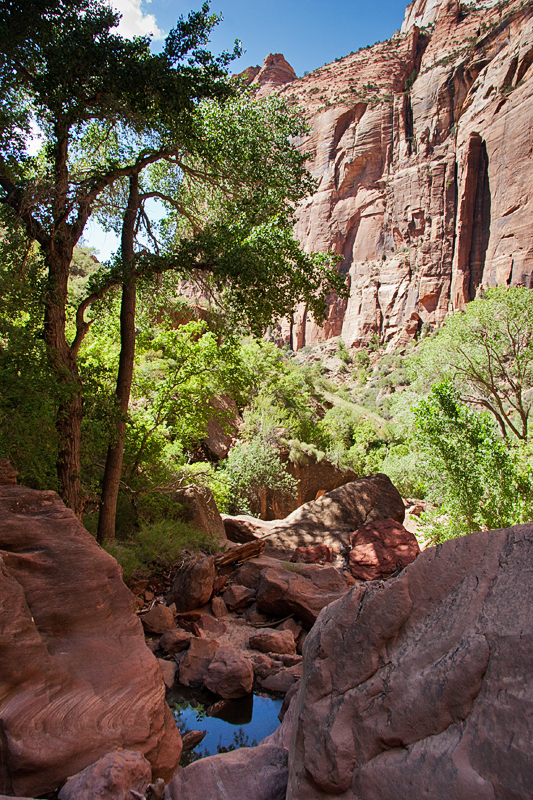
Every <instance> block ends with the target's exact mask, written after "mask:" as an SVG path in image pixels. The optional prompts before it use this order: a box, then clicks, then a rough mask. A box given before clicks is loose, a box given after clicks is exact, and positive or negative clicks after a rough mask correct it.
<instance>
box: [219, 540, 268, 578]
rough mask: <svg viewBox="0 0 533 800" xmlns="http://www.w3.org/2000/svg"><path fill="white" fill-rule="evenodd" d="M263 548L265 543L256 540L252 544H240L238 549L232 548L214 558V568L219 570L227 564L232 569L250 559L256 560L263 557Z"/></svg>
mask: <svg viewBox="0 0 533 800" xmlns="http://www.w3.org/2000/svg"><path fill="white" fill-rule="evenodd" d="M265 546H266V542H264V541H263V540H262V539H256V540H254V541H253V542H246V544H242V545H240V546H239V547H232V549H231V550H228V551H227V552H226V553H222V555H220V556H217V557H216V558H215V567H216V568H217V569H218V570H220V569H221V568H222V567H225V566H226V565H227V564H232V565H233V566H234V567H236V566H239V565H240V564H244V562H245V561H248V560H249V559H250V558H257V556H261V555H263V552H264V550H265Z"/></svg>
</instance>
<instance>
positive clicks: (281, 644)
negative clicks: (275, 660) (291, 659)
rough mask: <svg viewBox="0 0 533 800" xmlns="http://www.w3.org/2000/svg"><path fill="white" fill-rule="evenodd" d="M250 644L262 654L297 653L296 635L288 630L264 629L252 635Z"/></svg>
mask: <svg viewBox="0 0 533 800" xmlns="http://www.w3.org/2000/svg"><path fill="white" fill-rule="evenodd" d="M249 644H250V647H251V648H252V649H253V650H259V652H260V653H296V643H295V641H294V634H293V633H292V631H288V630H283V631H282V630H272V629H269V628H262V629H261V630H258V631H256V633H252V635H251V636H250V639H249Z"/></svg>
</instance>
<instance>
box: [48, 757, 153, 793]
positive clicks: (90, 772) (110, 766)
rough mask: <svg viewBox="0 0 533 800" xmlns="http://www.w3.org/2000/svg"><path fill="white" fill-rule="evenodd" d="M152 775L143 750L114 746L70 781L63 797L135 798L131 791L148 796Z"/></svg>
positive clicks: (62, 791) (62, 790) (63, 788)
mask: <svg viewBox="0 0 533 800" xmlns="http://www.w3.org/2000/svg"><path fill="white" fill-rule="evenodd" d="M151 778H152V770H151V768H150V763H149V762H148V761H147V760H146V759H145V758H144V756H142V755H141V753H136V752H132V751H131V750H122V749H120V748H115V749H113V750H112V751H111V752H110V753H107V754H106V755H105V756H103V758H100V759H98V761H96V762H95V763H94V764H91V765H90V766H89V767H86V768H85V769H84V770H82V771H81V772H78V774H77V775H73V776H72V777H71V778H69V779H68V780H67V782H66V783H65V785H64V786H63V787H62V789H61V791H60V792H59V800H131V798H132V797H133V795H132V794H131V790H132V789H133V790H134V791H135V792H139V794H142V795H144V793H145V791H146V789H147V787H148V784H149V783H150V781H151Z"/></svg>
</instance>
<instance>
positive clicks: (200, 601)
mask: <svg viewBox="0 0 533 800" xmlns="http://www.w3.org/2000/svg"><path fill="white" fill-rule="evenodd" d="M215 575H216V570H215V559H214V557H213V556H209V557H208V558H204V557H203V556H198V557H196V558H193V559H191V560H190V561H189V562H187V563H186V564H184V565H183V567H182V568H181V569H180V571H179V572H178V574H177V575H176V577H175V578H174V581H173V583H172V586H171V588H170V592H169V593H168V597H167V603H168V605H171V604H172V603H174V604H175V606H176V611H177V612H178V613H181V612H187V611H193V610H194V609H195V608H199V606H203V605H204V604H205V603H207V602H208V600H209V598H210V597H211V595H212V593H213V583H214V581H215Z"/></svg>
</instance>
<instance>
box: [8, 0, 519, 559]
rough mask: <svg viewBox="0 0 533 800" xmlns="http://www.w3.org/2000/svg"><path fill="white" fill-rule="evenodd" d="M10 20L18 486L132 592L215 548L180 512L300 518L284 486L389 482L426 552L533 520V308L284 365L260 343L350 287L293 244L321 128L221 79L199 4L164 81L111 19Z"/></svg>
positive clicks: (62, 0)
mask: <svg viewBox="0 0 533 800" xmlns="http://www.w3.org/2000/svg"><path fill="white" fill-rule="evenodd" d="M30 7H31V8H30ZM32 8H33V12H35V13H33V12H32ZM37 12H39V13H37ZM2 13H4V16H5V15H7V16H6V18H5V19H2V20H1V21H2V26H0V29H1V30H3V31H4V33H3V34H1V35H2V36H3V37H4V39H5V41H3V46H2V61H1V63H0V84H1V87H2V91H3V96H4V97H5V103H4V106H3V111H2V113H3V114H4V119H3V128H2V130H3V135H2V138H1V140H0V187H2V191H3V195H2V196H1V197H0V204H1V205H0V215H1V218H0V230H1V238H0V453H1V455H2V456H5V457H8V458H9V459H10V460H11V461H12V462H13V464H14V466H15V467H16V469H17V470H18V471H19V473H20V480H21V481H22V482H24V483H25V484H27V485H29V486H32V487H35V488H54V489H57V490H58V491H59V492H60V493H61V494H62V496H63V498H64V499H65V501H66V502H67V503H69V504H70V505H71V507H72V508H73V509H74V510H75V511H76V513H77V514H78V515H79V516H80V517H81V516H82V515H83V519H84V521H85V524H86V525H87V527H88V528H89V529H90V530H92V531H93V532H95V533H96V532H97V531H98V538H99V541H101V542H108V543H109V542H110V541H112V540H113V539H114V537H115V533H116V535H117V538H118V539H119V543H118V544H117V545H114V547H115V551H116V552H117V553H119V554H120V556H121V558H122V559H123V560H126V559H129V565H130V568H131V570H133V569H134V568H135V567H136V566H138V565H139V564H140V563H141V562H147V561H150V560H153V559H154V558H155V556H156V555H157V556H158V557H160V558H163V557H164V558H167V559H172V558H173V557H175V555H176V553H177V552H178V551H179V550H180V549H181V548H183V547H189V546H192V544H191V543H194V542H196V545H199V544H200V545H201V546H203V547H205V548H209V547H210V546H212V543H210V542H209V541H208V540H207V539H205V537H204V538H203V539H202V540H201V541H199V540H198V537H196V536H195V534H194V532H193V531H191V529H190V528H188V527H187V526H186V525H184V524H183V522H182V521H181V513H182V510H181V508H180V505H179V503H177V502H176V491H177V490H178V489H179V488H180V487H182V486H184V485H188V484H191V483H196V484H200V485H206V486H209V487H210V488H211V490H212V491H213V494H214V496H215V499H216V501H217V504H218V506H219V508H220V510H221V511H230V512H234V513H239V512H249V513H254V514H257V515H259V514H261V513H262V512H264V501H265V492H266V491H267V490H269V491H271V492H276V493H278V494H287V495H291V494H292V493H294V491H295V480H294V478H293V477H291V475H290V474H289V472H288V470H287V461H288V462H289V463H290V462H292V463H299V464H306V463H310V462H311V461H321V460H322V459H328V460H329V461H331V462H332V463H333V464H335V465H336V466H337V467H338V468H339V469H340V470H348V469H349V470H352V471H353V472H355V474H357V475H364V474H369V473H373V472H377V471H382V472H385V473H387V474H388V475H389V476H390V477H391V479H392V480H393V482H394V483H395V484H396V485H397V486H398V488H399V490H400V491H401V493H402V494H403V495H404V496H405V497H415V498H425V499H426V500H427V501H428V503H429V507H430V510H429V511H428V512H427V513H426V514H425V516H424V518H423V520H422V524H421V530H422V534H423V536H425V537H426V538H428V539H429V540H430V541H434V542H440V541H442V540H443V539H446V538H448V537H451V536H456V535H462V534H466V533H469V532H471V531H474V530H477V529H483V528H493V527H498V526H504V525H509V524H513V523H517V522H521V521H525V520H529V519H531V517H532V514H533V480H532V475H531V467H530V461H531V453H530V444H529V435H530V430H529V428H530V426H529V415H530V411H531V405H532V397H533V395H532V387H533V343H532V333H533V330H532V323H531V320H532V319H533V300H532V297H533V295H532V293H531V292H530V290H528V289H524V288H521V287H510V288H501V289H491V290H489V291H488V292H487V293H486V295H485V296H484V297H480V298H478V299H477V300H475V301H474V302H472V303H470V304H469V305H468V306H467V308H466V310H465V311H464V312H460V313H457V314H454V315H452V316H451V317H450V318H449V319H448V320H447V321H446V323H445V324H444V325H443V327H442V329H441V330H440V331H438V332H434V333H432V334H431V333H430V331H429V330H423V333H422V335H421V338H420V339H419V340H418V341H417V342H413V344H412V345H411V346H410V347H409V348H407V350H406V351H405V352H401V353H400V352H388V351H386V350H385V349H384V347H383V346H381V344H380V341H379V337H375V338H374V339H373V340H372V341H371V342H370V344H369V346H368V347H367V348H364V349H362V350H357V351H354V350H350V349H348V348H347V346H346V345H345V344H344V343H343V342H342V341H341V340H339V341H337V342H329V343H325V344H324V345H321V346H317V347H316V348H314V349H313V350H311V349H310V348H304V349H303V350H301V351H300V352H298V353H292V352H290V351H289V350H288V349H287V348H283V347H279V346H277V345H276V344H275V343H274V341H273V338H274V337H273V334H272V333H271V335H270V336H269V337H266V338H264V337H263V335H262V334H263V333H264V331H265V329H266V328H267V326H268V325H269V324H271V323H273V322H275V321H276V320H277V319H279V318H281V317H283V316H285V315H286V314H288V313H290V311H291V309H292V308H293V307H294V306H295V304H296V303H298V302H300V301H302V300H305V302H306V303H307V305H308V308H309V309H310V310H311V311H313V313H314V315H315V317H316V319H318V320H320V318H321V315H323V314H324V311H325V307H326V306H325V300H326V297H327V294H328V293H329V292H330V291H331V289H335V290H337V291H338V292H341V293H342V292H343V291H344V287H343V279H342V278H341V276H339V275H338V274H337V272H336V270H335V263H336V257H335V256H334V255H332V254H305V253H303V252H302V251H301V250H300V248H299V245H298V242H297V241H296V240H295V239H294V237H293V233H292V227H293V223H294V218H293V210H294V206H295V205H296V204H297V203H298V202H299V201H301V200H302V199H303V198H304V197H305V196H306V195H308V194H309V192H311V191H313V188H314V184H313V181H312V180H311V178H310V176H309V174H308V173H307V171H306V169H305V160H306V157H305V154H301V153H299V152H298V151H297V150H296V148H295V147H294V146H293V144H291V141H292V139H291V137H294V136H296V135H298V134H300V133H302V132H303V131H304V127H305V126H304V125H303V123H302V122H301V120H300V119H299V118H298V115H297V114H296V112H295V111H294V110H291V109H290V108H289V107H287V106H285V105H284V104H283V103H282V102H281V101H279V100H277V99H270V100H265V101H262V102H256V101H254V99H253V97H252V96H250V95H249V94H248V92H247V90H245V89H244V88H243V87H242V86H240V85H239V83H238V82H235V81H232V80H229V79H228V75H227V67H228V64H229V63H230V61H231V58H232V57H233V55H235V54H236V53H237V52H239V51H238V49H237V50H236V51H235V53H234V54H222V55H221V56H218V57H214V56H212V55H211V53H210V52H209V51H207V50H206V49H205V45H206V43H207V41H208V37H209V33H210V31H211V29H212V27H213V25H215V24H216V23H217V22H218V19H217V18H216V17H214V16H212V15H210V14H209V6H208V4H204V6H203V7H202V10H201V11H200V12H198V13H194V14H191V15H189V17H188V18H187V19H186V20H183V19H181V20H179V21H178V23H177V26H176V28H175V29H174V30H173V31H172V32H171V33H170V34H169V36H168V37H167V40H166V43H165V46H164V49H163V51H162V53H161V54H159V55H158V56H154V55H153V54H151V52H150V49H149V42H148V40H146V39H136V40H134V41H133V42H129V41H127V40H124V39H122V38H121V37H120V36H118V35H117V34H116V33H114V32H113V27H114V25H115V24H116V22H117V17H116V14H114V12H112V11H110V10H109V8H108V7H107V6H104V5H100V4H99V2H96V0H94V1H93V0H39V2H35V3H33V4H32V3H27V2H20V3H17V2H12V3H11V4H10V5H9V8H8V9H7V11H5V10H4V12H2ZM6 37H7V38H6ZM82 44H83V47H82ZM65 60H67V61H69V63H70V62H72V63H76V64H77V71H75V70H74V71H72V70H71V71H69V72H68V73H66V72H65V70H64V66H63V65H64V63H65ZM74 73H76V78H75V80H72V75H74ZM141 86H142V87H143V88H142V91H141V90H140V89H139V87H141ZM35 125H38V126H39V129H40V131H41V133H42V146H41V149H40V151H39V153H37V155H30V154H29V152H28V146H29V144H30V141H31V138H32V135H33V134H32V132H33V131H34V130H35ZM154 199H157V200H158V202H159V203H160V213H159V214H158V215H156V216H155V217H154V216H153V215H151V213H152V212H151V209H152V210H153V206H151V205H150V201H153V200H154ZM91 215H93V216H96V217H97V218H98V220H99V221H100V223H101V224H102V225H104V227H107V228H109V229H113V230H115V231H116V232H117V233H119V234H120V235H121V242H122V244H121V248H120V250H119V252H118V253H117V254H116V256H115V257H114V258H113V259H111V260H110V261H109V263H105V264H101V263H99V262H98V260H97V259H96V258H95V256H94V254H93V253H92V252H91V250H90V249H89V248H86V247H83V239H82V234H83V231H84V229H85V226H86V224H87V222H88V220H89V218H90V217H91ZM270 330H271V331H272V330H273V329H272V328H271V329H270ZM213 419H218V421H219V423H220V424H221V425H222V426H223V427H225V428H226V430H227V431H228V432H231V433H232V435H233V436H234V442H233V446H232V448H231V450H230V452H229V455H228V456H227V457H226V458H221V459H217V458H216V457H214V456H213V455H212V453H209V451H208V450H207V449H206V446H205V440H206V435H207V427H208V423H209V422H210V420H213ZM117 548H118V549H117Z"/></svg>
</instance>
